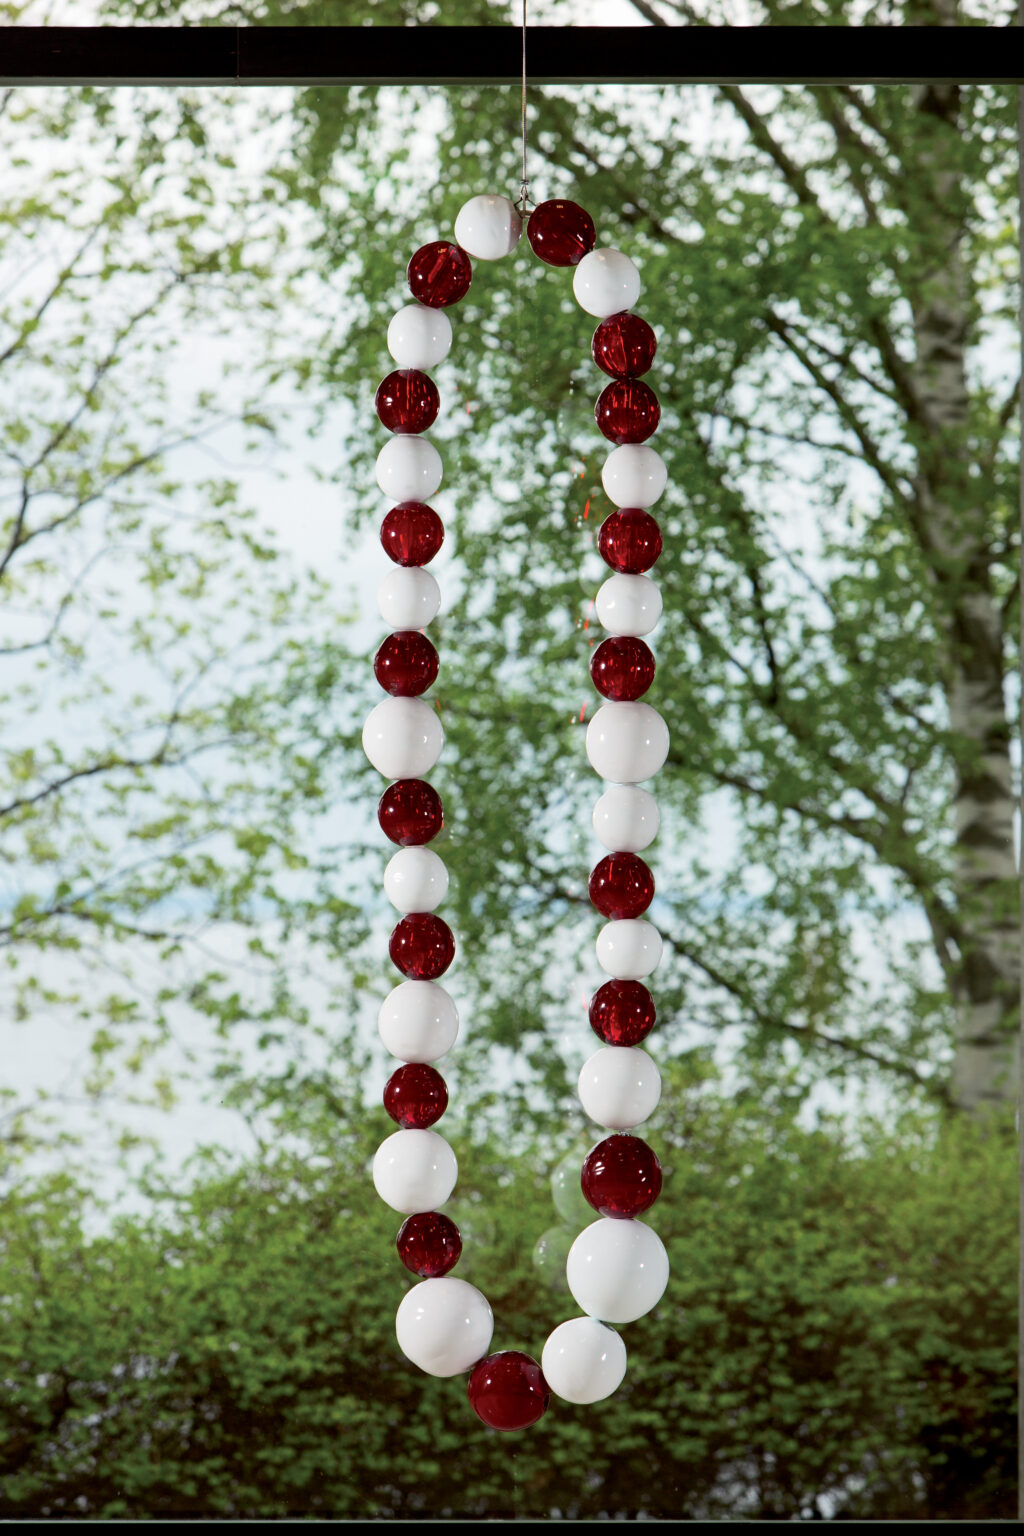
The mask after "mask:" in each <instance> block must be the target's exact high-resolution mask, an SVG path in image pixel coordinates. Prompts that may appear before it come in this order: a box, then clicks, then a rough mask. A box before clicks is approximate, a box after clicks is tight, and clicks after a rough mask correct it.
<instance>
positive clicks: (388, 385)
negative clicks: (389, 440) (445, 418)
mask: <svg viewBox="0 0 1024 1536" xmlns="http://www.w3.org/2000/svg"><path fill="white" fill-rule="evenodd" d="M374 404H375V405H376V407H377V415H378V416H379V417H380V419H381V422H382V423H383V425H384V426H385V427H387V429H388V431H389V432H425V431H426V430H427V428H428V427H429V426H430V425H431V423H432V422H433V421H434V420H435V418H436V416H437V413H438V411H439V410H440V407H441V396H440V395H439V394H438V392H437V385H436V384H435V383H434V381H433V379H431V378H428V376H427V375H426V374H425V373H420V371H419V369H418V368H400V369H398V370H397V372H395V373H389V374H388V376H387V378H386V379H385V380H384V381H383V382H382V383H381V384H379V385H378V387H377V398H376V400H375V401H374Z"/></svg>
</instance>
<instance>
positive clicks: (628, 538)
mask: <svg viewBox="0 0 1024 1536" xmlns="http://www.w3.org/2000/svg"><path fill="white" fill-rule="evenodd" d="M597 547H598V549H599V550H600V552H601V558H602V560H603V561H604V562H605V564H606V565H610V566H611V568H612V570H613V571H622V572H624V574H625V575H627V576H640V575H642V573H643V572H644V571H649V570H650V568H651V566H652V565H653V564H654V562H655V561H656V560H657V558H658V556H659V555H660V554H661V547H662V546H661V529H660V528H659V527H658V521H657V519H656V518H654V517H652V516H651V514H650V513H649V512H645V511H644V509H643V507H620V508H619V510H618V511H617V512H612V513H611V514H610V515H609V516H608V517H606V518H605V520H604V522H603V523H602V524H601V531H600V533H599V534H598V536H597Z"/></svg>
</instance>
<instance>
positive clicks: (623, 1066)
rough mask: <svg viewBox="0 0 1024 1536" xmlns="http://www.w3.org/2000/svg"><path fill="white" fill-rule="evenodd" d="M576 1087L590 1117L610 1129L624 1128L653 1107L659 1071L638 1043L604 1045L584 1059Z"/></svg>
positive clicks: (658, 1088)
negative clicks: (586, 1059)
mask: <svg viewBox="0 0 1024 1536" xmlns="http://www.w3.org/2000/svg"><path fill="white" fill-rule="evenodd" d="M578 1087H579V1095H580V1103H581V1104H582V1105H583V1108H584V1109H585V1110H586V1112H587V1114H588V1115H589V1116H590V1118H591V1120H593V1121H595V1122H596V1123H597V1124H598V1125H602V1126H604V1127H606V1129H608V1130H610V1131H628V1130H630V1129H631V1128H632V1127H633V1126H634V1125H643V1123H644V1121H645V1120H649V1119H650V1117H651V1115H653V1114H654V1111H655V1110H656V1109H657V1107H658V1100H659V1099H660V1098H661V1073H660V1072H659V1071H658V1067H657V1063H656V1062H655V1061H654V1060H653V1059H652V1057H650V1056H648V1054H647V1052H646V1051H641V1050H640V1049H639V1047H638V1046H635V1045H605V1046H602V1047H601V1049H600V1050H599V1051H595V1052H594V1054H593V1056H591V1058H590V1060H589V1061H587V1062H585V1063H584V1065H583V1067H582V1069H581V1071H580V1079H579V1084H578Z"/></svg>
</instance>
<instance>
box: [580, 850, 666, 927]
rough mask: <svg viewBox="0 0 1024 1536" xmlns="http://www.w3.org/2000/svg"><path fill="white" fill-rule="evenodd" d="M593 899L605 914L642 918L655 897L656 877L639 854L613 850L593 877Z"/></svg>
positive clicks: (618, 917) (618, 919) (591, 882)
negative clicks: (641, 915) (642, 914)
mask: <svg viewBox="0 0 1024 1536" xmlns="http://www.w3.org/2000/svg"><path fill="white" fill-rule="evenodd" d="M590 899H591V901H592V902H593V903H594V906H595V907H596V908H597V910H598V911H599V912H600V913H601V914H602V916H604V917H609V918H611V919H613V921H616V922H618V921H620V920H621V919H622V918H624V917H639V916H640V914H641V912H646V911H647V908H648V907H649V906H650V904H651V902H652V901H653V900H654V876H653V875H652V874H651V872H650V870H649V869H648V867H647V865H646V864H645V863H644V861H643V859H642V858H640V856H639V854H636V853H610V854H608V856H607V858H604V859H602V860H601V862H600V864H597V865H596V866H595V868H594V872H593V874H592V875H591V877H590Z"/></svg>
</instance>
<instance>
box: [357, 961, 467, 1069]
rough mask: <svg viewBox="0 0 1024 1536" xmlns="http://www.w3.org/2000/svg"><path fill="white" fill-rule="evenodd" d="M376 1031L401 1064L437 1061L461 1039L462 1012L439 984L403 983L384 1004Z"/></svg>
mask: <svg viewBox="0 0 1024 1536" xmlns="http://www.w3.org/2000/svg"><path fill="white" fill-rule="evenodd" d="M377 1029H378V1031H379V1032H380V1037H381V1039H382V1040H383V1042H384V1045H385V1048H386V1049H387V1050H388V1051H389V1052H390V1053H391V1055H392V1056H397V1057H398V1059H399V1061H437V1060H438V1059H439V1057H441V1056H444V1055H446V1054H447V1053H448V1052H449V1051H450V1050H451V1048H452V1046H453V1045H454V1044H455V1041H456V1039H457V1038H458V1033H459V1011H458V1009H457V1008H456V1006H455V1004H454V1003H453V1002H452V1000H451V998H450V997H449V996H448V993H447V992H446V991H445V989H444V987H441V986H438V984H437V982H436V981H402V982H399V984H398V986H397V987H395V988H394V990H393V991H392V992H389V993H388V995H387V997H386V998H385V999H384V1001H383V1002H382V1003H381V1005H380V1012H379V1013H378V1015H377Z"/></svg>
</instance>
